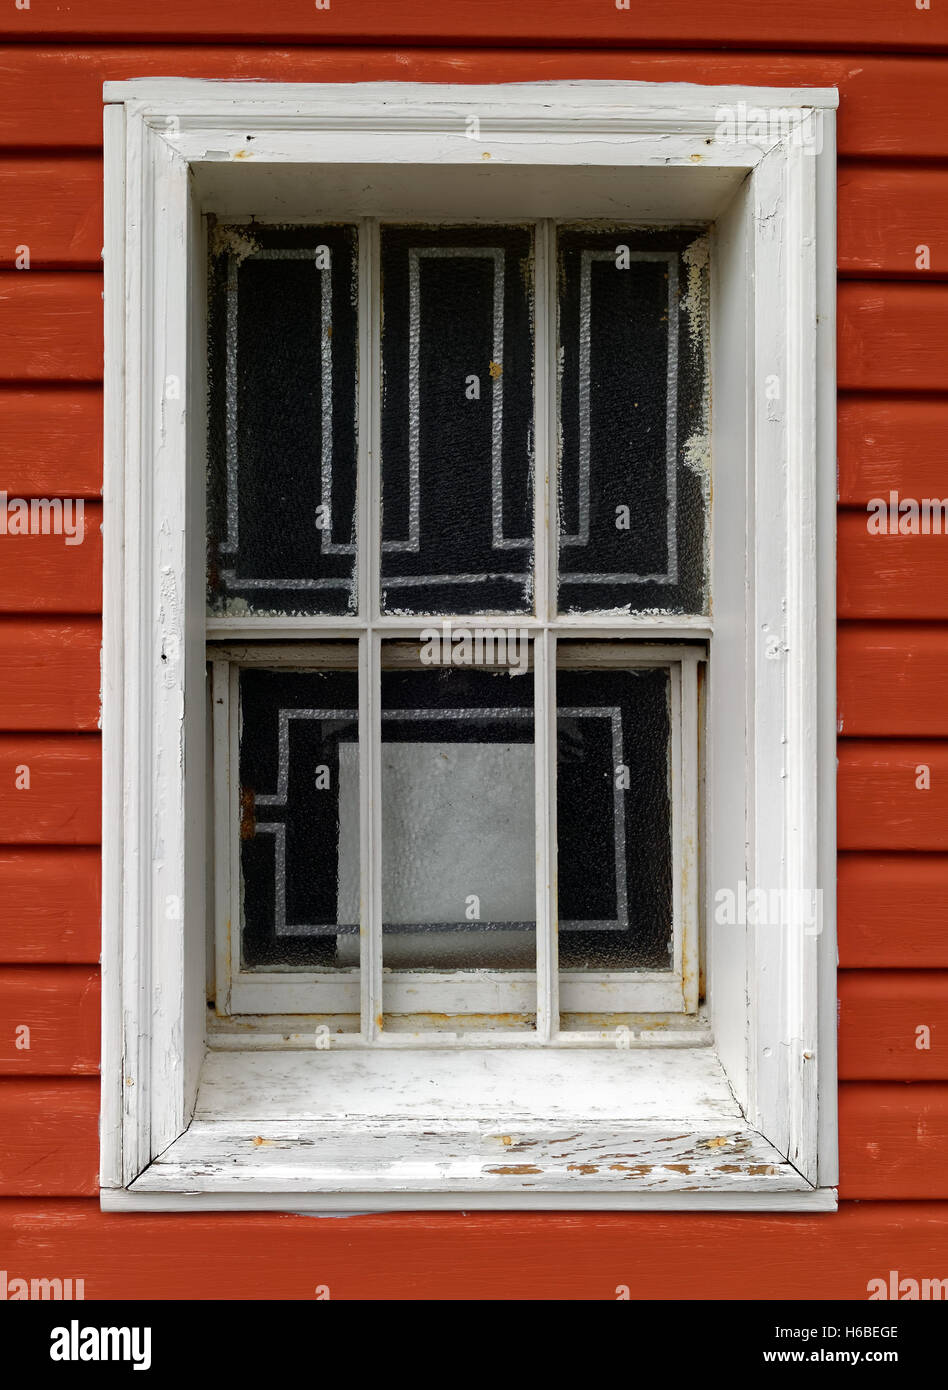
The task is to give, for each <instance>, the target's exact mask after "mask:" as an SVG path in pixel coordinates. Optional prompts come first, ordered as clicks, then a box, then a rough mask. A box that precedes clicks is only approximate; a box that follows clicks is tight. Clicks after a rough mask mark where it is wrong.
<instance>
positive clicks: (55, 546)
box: [0, 502, 102, 613]
mask: <svg viewBox="0 0 948 1390" xmlns="http://www.w3.org/2000/svg"><path fill="white" fill-rule="evenodd" d="M40 516H41V517H42V514H40ZM82 517H83V523H82V524H83V531H82V537H83V539H82V543H81V545H72V544H67V540H69V539H70V538H69V537H67V536H65V535H58V536H57V535H55V534H52V533H51V534H50V535H47V536H44V535H29V536H21V535H16V536H11V535H9V534H8V535H6V536H0V613H28V612H34V613H98V612H100V611H101V608H102V530H101V527H102V505H101V503H96V502H86V503H85V504H84V506H83V512H82ZM68 519H69V520H70V523H71V526H72V529H73V530H74V532H75V534H76V536H78V534H79V529H78V521H77V513H76V512H71V513H69V516H68Z"/></svg>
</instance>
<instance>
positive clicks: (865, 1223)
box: [0, 1198, 948, 1304]
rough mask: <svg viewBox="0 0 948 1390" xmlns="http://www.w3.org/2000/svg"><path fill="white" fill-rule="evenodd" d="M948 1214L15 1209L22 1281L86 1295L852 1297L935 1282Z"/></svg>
mask: <svg viewBox="0 0 948 1390" xmlns="http://www.w3.org/2000/svg"><path fill="white" fill-rule="evenodd" d="M946 1243H948V1206H946V1205H945V1204H942V1203H938V1202H918V1203H915V1204H913V1205H912V1207H906V1206H905V1204H903V1203H898V1202H874V1203H862V1202H851V1203H847V1204H846V1205H845V1206H844V1207H843V1208H842V1209H841V1210H840V1211H839V1212H838V1213H837V1214H836V1215H835V1216H831V1217H827V1216H819V1215H810V1216H783V1215H760V1216H747V1215H734V1214H731V1215H728V1214H714V1213H709V1214H706V1215H699V1216H693V1217H682V1216H681V1215H680V1214H679V1213H675V1212H641V1213H635V1214H631V1215H630V1214H625V1213H610V1212H585V1213H582V1214H571V1215H564V1214H563V1213H560V1212H538V1213H535V1214H524V1213H511V1212H488V1213H463V1212H428V1213H426V1214H425V1215H424V1216H421V1215H407V1216H406V1215H391V1216H384V1215H383V1216H358V1217H351V1218H350V1219H348V1220H346V1221H314V1220H312V1219H308V1218H307V1217H304V1216H273V1215H265V1214H257V1215H254V1214H251V1213H248V1214H246V1215H240V1216H232V1215H229V1216H228V1215H225V1216H215V1215H213V1214H209V1213H199V1212H196V1213H194V1214H193V1215H188V1216H184V1217H181V1216H179V1217H173V1216H154V1215H147V1214H145V1215H134V1216H133V1215H122V1216H118V1217H117V1216H115V1215H110V1214H104V1213H102V1212H100V1211H98V1210H96V1207H95V1204H94V1203H92V1202H81V1201H75V1200H62V1201H48V1200H36V1199H32V1200H31V1199H12V1198H11V1199H8V1200H6V1201H0V1248H3V1250H4V1252H5V1253H4V1261H5V1265H6V1268H7V1269H8V1271H9V1272H10V1274H11V1275H13V1274H14V1273H21V1272H22V1273H25V1274H33V1275H35V1276H39V1275H47V1276H49V1275H60V1276H65V1277H70V1276H71V1277H78V1278H84V1279H85V1281H86V1286H85V1296H86V1299H112V1298H128V1299H135V1300H138V1299H147V1298H155V1297H160V1298H176V1299H259V1298H264V1297H265V1298H270V1299H281V1300H297V1299H298V1300H311V1299H312V1298H313V1296H314V1290H315V1286H316V1284H328V1285H329V1287H330V1290H331V1296H332V1298H333V1299H335V1300H337V1301H341V1300H344V1299H372V1300H375V1299H388V1300H391V1299H425V1300H441V1299H471V1300H474V1299H478V1300H492V1299H500V1300H509V1299H537V1298H556V1299H564V1300H567V1301H570V1302H572V1301H575V1300H576V1299H583V1298H589V1299H604V1300H607V1301H608V1300H614V1299H615V1297H616V1289H617V1286H618V1285H625V1286H626V1287H627V1288H628V1289H629V1293H630V1297H632V1298H633V1299H669V1300H672V1301H674V1302H675V1303H676V1304H677V1303H678V1302H679V1301H681V1300H688V1299H704V1298H708V1297H709V1296H713V1297H716V1298H722V1299H760V1298H774V1299H781V1300H785V1299H806V1300H808V1301H809V1300H811V1299H832V1300H836V1299H852V1300H858V1301H864V1300H865V1298H866V1293H867V1284H868V1281H869V1280H870V1279H873V1278H878V1277H882V1278H887V1277H888V1272H889V1270H890V1269H897V1270H900V1271H901V1272H902V1273H903V1274H904V1275H909V1274H914V1275H915V1276H916V1277H922V1276H926V1277H927V1276H932V1275H934V1274H936V1273H937V1272H939V1271H938V1269H937V1268H936V1267H935V1266H938V1263H939V1260H938V1257H939V1254H940V1252H941V1251H942V1250H943V1249H944V1248H945V1245H946Z"/></svg>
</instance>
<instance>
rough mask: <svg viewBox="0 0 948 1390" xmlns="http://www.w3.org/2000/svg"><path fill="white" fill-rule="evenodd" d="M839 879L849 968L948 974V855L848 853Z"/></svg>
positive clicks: (842, 950) (843, 958)
mask: <svg viewBox="0 0 948 1390" xmlns="http://www.w3.org/2000/svg"><path fill="white" fill-rule="evenodd" d="M837 875H838V881H837V912H838V918H839V923H838V927H839V963H840V966H841V967H842V968H843V969H847V968H848V969H859V968H861V969H866V970H884V969H897V970H901V969H912V970H915V971H918V970H933V971H934V970H948V855H944V854H886V853H873V854H869V853H863V854H855V853H845V854H841V855H840V857H839V863H838V866H837Z"/></svg>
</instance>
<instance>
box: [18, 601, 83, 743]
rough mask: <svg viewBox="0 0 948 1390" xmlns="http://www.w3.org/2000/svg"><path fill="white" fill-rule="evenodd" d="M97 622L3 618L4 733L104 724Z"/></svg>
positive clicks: (66, 728) (78, 728)
mask: <svg viewBox="0 0 948 1390" xmlns="http://www.w3.org/2000/svg"><path fill="white" fill-rule="evenodd" d="M101 646H102V625H101V623H100V622H99V621H98V619H96V618H70V619H69V620H68V621H66V622H63V621H62V620H57V619H55V618H35V617H17V618H0V730H14V729H23V730H33V731H39V730H85V731H91V730H94V729H95V728H97V726H98V720H99V652H100V648H101Z"/></svg>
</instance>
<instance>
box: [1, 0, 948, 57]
mask: <svg viewBox="0 0 948 1390" xmlns="http://www.w3.org/2000/svg"><path fill="white" fill-rule="evenodd" d="M749 18H750V17H749V15H748V9H747V3H746V0H719V3H718V4H716V5H715V6H713V8H709V7H708V6H707V5H705V4H702V3H701V0H679V3H678V4H676V5H675V6H674V7H673V8H669V7H668V6H667V5H666V4H664V3H663V0H636V4H635V5H634V6H632V7H630V8H629V9H623V10H620V9H618V8H617V6H615V5H613V4H610V5H609V6H605V5H601V6H596V7H594V8H593V7H589V6H581V7H579V8H577V6H576V5H575V3H574V0H518V3H517V4H516V5H511V4H510V3H509V0H480V3H479V4H478V5H477V6H476V7H475V8H474V9H471V8H470V7H468V6H464V5H461V6H454V5H445V4H443V3H440V0H394V3H393V0H360V2H359V4H358V6H356V7H350V6H346V5H337V6H332V7H330V6H327V7H326V8H325V9H315V8H314V7H313V6H309V7H308V8H303V7H302V6H299V5H290V6H286V5H284V6H273V5H270V6H268V7H266V9H264V10H261V8H260V6H259V5H257V4H256V3H254V0H164V3H163V4H162V5H161V6H160V8H155V7H153V6H148V7H144V8H142V7H139V6H135V5H128V4H125V3H123V0H97V3H96V4H95V6H89V5H88V4H87V3H85V0H59V3H58V4H57V5H56V6H55V7H48V8H47V7H45V6H40V5H37V6H35V7H32V8H30V9H26V10H16V9H12V10H10V11H8V12H5V13H4V14H3V16H2V18H0V34H2V35H3V37H4V38H7V39H13V40H14V41H17V40H18V41H21V42H22V41H24V40H27V39H38V38H39V39H49V38H51V37H56V38H59V39H72V40H84V39H92V38H98V39H102V38H105V39H125V38H137V39H144V40H158V39H167V38H169V37H172V38H182V39H185V38H187V39H192V40H197V41H201V42H213V41H214V40H215V39H220V37H221V35H222V34H227V35H228V36H229V37H230V38H231V40H232V41H233V42H235V43H236V42H238V41H240V40H245V41H246V40H249V41H251V42H255V41H260V40H265V41H272V40H273V39H277V40H282V41H284V42H291V43H339V42H352V41H353V40H355V41H356V42H359V43H385V44H388V43H393V42H394V43H419V42H420V43H432V44H444V43H459V42H460V43H475V44H481V43H484V42H485V41H487V42H489V43H492V44H496V45H497V46H498V47H500V46H501V45H504V44H524V43H537V42H540V43H548V44H568V45H570V46H577V45H578V46H585V47H592V46H593V45H599V44H603V45H608V46H609V47H615V46H619V47H622V46H626V45H627V46H629V47H633V46H638V45H648V44H661V43H666V42H670V43H672V44H677V45H681V46H682V47H695V46H697V45H700V44H710V45H712V46H713V47H718V46H720V47H726V46H734V45H739V46H740V47H742V48H774V47H780V46H781V45H787V46H789V47H792V48H818V47H820V46H824V47H828V48H846V49H849V48H852V47H853V41H854V36H855V38H856V39H857V42H858V46H859V48H861V49H870V48H882V49H911V50H916V49H934V50H944V49H946V48H948V22H946V17H945V16H944V15H943V14H942V13H941V12H940V11H939V9H938V7H937V6H932V7H931V9H930V10H925V11H919V10H918V8H917V7H915V6H913V7H912V8H908V7H905V8H902V9H899V8H897V7H894V6H893V5H892V3H891V0H837V3H836V4H835V5H832V6H826V5H825V4H823V3H822V0H796V2H795V3H794V4H782V5H770V6H767V7H765V8H759V9H755V10H754V11H753V16H752V22H749Z"/></svg>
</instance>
